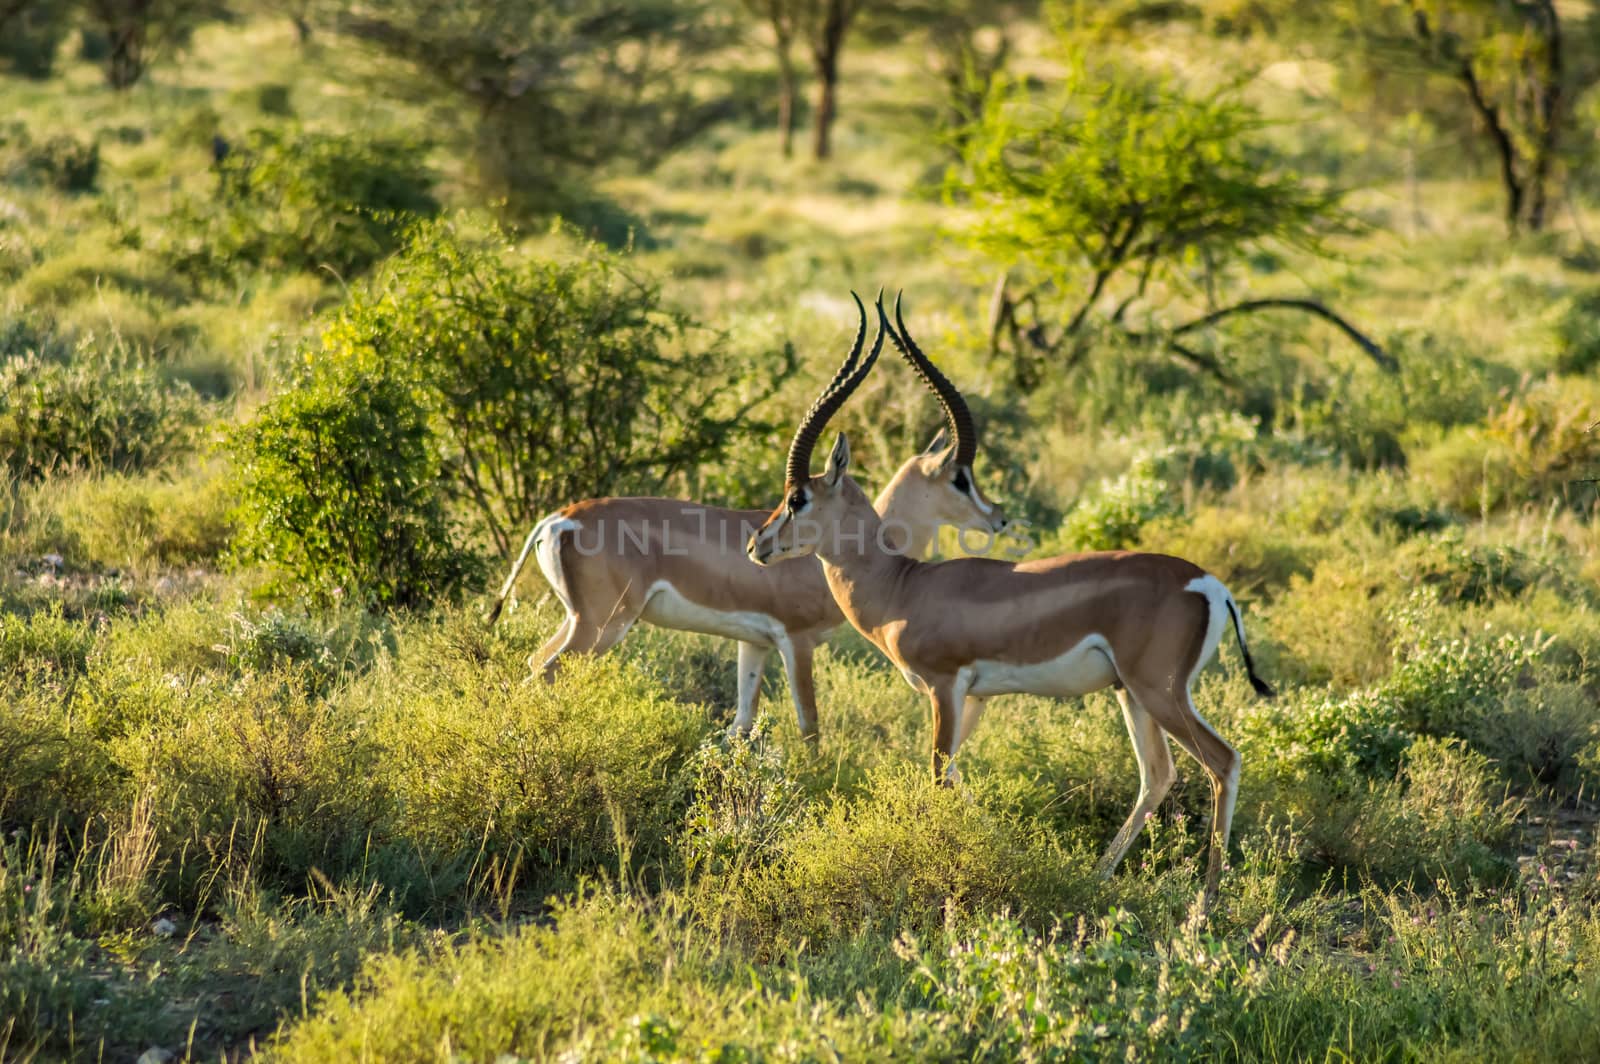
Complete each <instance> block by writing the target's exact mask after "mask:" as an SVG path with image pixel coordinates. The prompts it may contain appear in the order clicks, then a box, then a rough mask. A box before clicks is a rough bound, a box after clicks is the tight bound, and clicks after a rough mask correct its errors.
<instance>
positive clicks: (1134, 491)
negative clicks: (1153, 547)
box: [1061, 462, 1179, 550]
mask: <svg viewBox="0 0 1600 1064" xmlns="http://www.w3.org/2000/svg"><path fill="white" fill-rule="evenodd" d="M1178 509H1179V507H1178V504H1177V502H1176V501H1175V500H1174V499H1173V492H1172V488H1171V487H1170V486H1169V485H1168V484H1167V482H1166V481H1164V480H1162V479H1161V478H1160V477H1158V476H1157V475H1156V473H1155V471H1154V469H1153V468H1152V466H1151V464H1150V463H1149V462H1139V463H1137V464H1135V466H1134V468H1133V469H1131V470H1130V471H1128V472H1127V473H1124V474H1123V475H1122V476H1120V477H1118V478H1117V479H1116V480H1103V481H1101V482H1100V487H1099V489H1098V491H1097V492H1096V493H1095V494H1094V496H1092V497H1091V498H1089V499H1087V500H1083V501H1080V502H1079V503H1078V504H1077V505H1076V506H1074V507H1073V508H1072V512H1070V513H1069V514H1067V518H1066V521H1065V522H1064V523H1063V525H1062V528H1061V534H1062V538H1063V539H1064V540H1065V541H1066V543H1067V545H1068V546H1069V547H1071V548H1073V549H1076V550H1123V549H1126V548H1128V547H1131V546H1133V545H1134V543H1136V542H1137V541H1138V539H1139V533H1140V532H1141V531H1142V530H1143V529H1144V527H1145V525H1147V524H1149V523H1150V522H1152V521H1155V520H1157V519H1158V518H1163V517H1170V516H1172V515H1174V514H1176V513H1177V512H1178Z"/></svg>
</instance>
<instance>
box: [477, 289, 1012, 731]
mask: <svg viewBox="0 0 1600 1064" xmlns="http://www.w3.org/2000/svg"><path fill="white" fill-rule="evenodd" d="M856 309H857V311H858V312H859V313H860V319H861V320H860V325H859V327H858V328H857V330H856V337H855V343H854V345H853V346H852V348H851V351H850V355H849V357H848V358H846V360H845V362H844V365H843V366H842V367H841V368H840V370H839V373H838V374H836V375H835V377H834V379H833V382H832V383H831V384H830V385H829V386H828V389H825V391H824V394H825V395H826V394H827V393H828V392H829V391H831V390H832V389H833V388H834V387H835V386H837V385H838V384H840V383H841V382H842V381H843V380H844V378H845V376H846V375H847V374H848V373H849V372H850V371H851V370H852V369H853V368H854V366H855V365H856V363H857V361H858V360H859V359H860V357H861V348H862V344H863V342H864V340H865V338H866V331H867V312H866V308H865V307H863V306H861V301H860V299H857V300H856ZM882 346H883V333H882V332H881V331H880V332H879V333H878V336H877V339H876V341H875V342H874V344H873V347H872V352H871V354H870V355H869V356H868V360H869V362H871V361H874V360H876V359H877V357H878V352H879V350H880V349H881V348H882ZM941 401H942V402H945V418H946V421H947V423H948V424H950V425H952V426H955V425H959V424H967V423H970V416H969V415H968V414H967V411H966V407H965V405H964V404H961V399H960V396H959V395H958V396H956V397H955V402H956V404H957V405H956V407H955V408H954V409H952V407H951V406H950V405H949V403H948V402H947V401H945V400H944V398H943V397H942V396H941ZM969 467H970V458H966V459H963V458H962V456H961V451H960V444H959V442H958V443H957V444H954V445H949V446H947V445H946V444H945V432H944V431H943V430H941V431H940V432H939V435H938V436H936V437H935V438H934V441H933V443H931V444H930V445H929V446H928V448H927V450H925V451H923V453H921V454H919V455H916V456H915V457H913V458H911V459H908V460H907V461H906V462H905V464H904V465H902V466H901V467H900V468H899V470H898V471H897V472H896V473H895V474H894V476H893V477H892V478H890V480H889V482H888V484H886V485H884V488H883V490H882V491H881V492H880V493H879V494H878V499H877V501H876V502H875V503H873V504H872V505H874V506H876V507H877V509H876V510H875V511H874V516H876V517H878V518H879V519H880V521H881V523H882V525H883V526H884V527H885V528H886V529H887V530H888V531H887V533H886V534H887V535H888V536H890V537H891V538H892V539H893V540H894V548H895V549H897V550H901V551H905V552H907V553H910V554H915V555H917V556H919V557H920V556H921V555H922V554H924V553H925V552H926V551H927V549H928V546H929V544H930V542H931V541H932V539H933V537H934V536H935V534H936V533H937V532H938V529H939V527H940V526H941V525H953V526H955V527H957V528H960V529H964V530H967V529H970V530H973V531H982V532H989V533H994V532H999V531H1001V530H1002V529H1004V528H1005V526H1006V519H1005V516H1004V514H1003V513H1002V512H1001V510H1000V508H999V507H997V506H995V505H994V504H993V503H991V502H990V501H989V500H988V499H986V498H985V497H984V496H983V494H982V492H981V491H979V489H978V487H977V484H976V482H975V481H973V479H972V476H971V471H970V468H969ZM766 516H767V514H766V511H764V510H729V509H723V508H721V507H715V506H705V505H701V504H699V503H694V502H685V501H681V500H677V499H657V498H607V499H588V500H585V501H583V502H579V503H574V504H573V505H571V506H568V507H566V508H565V509H562V510H558V511H557V512H555V513H553V514H551V515H550V516H548V517H546V518H545V519H544V520H542V521H540V522H539V524H538V525H537V526H536V527H535V528H534V529H533V531H532V532H531V533H529V535H528V538H527V541H526V542H525V543H524V544H523V547H522V552H521V554H520V555H518V557H517V560H516V562H515V564H514V565H513V566H512V568H511V575H510V576H508V577H507V578H506V581H505V584H504V585H503V586H502V587H501V588H500V594H499V596H498V597H497V598H496V599H495V603H494V606H493V608H492V609H491V611H490V613H489V616H488V621H489V623H490V624H493V623H494V621H495V620H496V619H497V618H498V617H499V615H500V612H501V610H502V608H503V607H504V605H505V601H506V599H507V597H508V596H509V595H510V594H511V590H512V588H513V586H514V585H515V584H516V581H517V577H518V575H519V574H520V573H521V572H522V567H523V565H524V564H525V563H526V562H527V560H528V557H529V555H530V554H531V555H533V556H534V557H535V558H536V559H537V560H538V563H539V568H540V570H541V571H542V572H543V573H544V577H545V579H546V580H547V581H549V583H550V586H551V588H553V589H554V591H555V594H556V597H557V598H558V599H559V600H560V601H561V604H562V606H564V607H565V608H566V617H565V619H564V620H563V621H562V623H561V626H560V628H558V629H557V630H556V633H555V634H554V635H553V636H551V638H550V640H549V641H548V642H546V643H545V644H544V646H543V647H541V648H540V649H539V651H538V652H537V653H536V654H534V656H533V657H531V658H530V659H529V661H528V664H529V667H530V668H532V669H534V670H537V671H538V672H539V673H540V675H541V676H542V677H543V678H544V679H546V680H549V679H550V678H551V677H553V676H554V675H555V674H556V672H557V671H558V670H559V669H560V667H561V662H562V659H563V658H565V657H566V656H567V655H569V654H604V653H605V652H606V651H608V650H610V649H611V648H612V647H614V646H616V645H617V643H618V642H620V641H621V640H622V638H623V636H625V635H627V633H628V630H629V629H630V628H632V627H633V625H634V624H635V623H636V622H638V621H641V620H642V621H645V622H647V623H649V624H654V625H659V626H660V627H663V628H678V629H683V630H686V631H690V632H701V633H704V634H707V635H718V636H723V637H725V638H728V639H735V640H738V642H739V666H738V667H739V679H738V708H737V711H736V714H735V717H734V723H733V728H734V729H735V730H736V731H738V732H740V733H748V732H749V730H750V728H751V726H752V725H753V724H754V721H755V711H756V700H757V698H758V696H759V695H760V690H761V672H762V669H763V667H764V666H765V664H766V660H767V657H768V656H769V654H770V653H771V652H772V650H774V649H776V650H777V651H778V654H779V656H780V657H781V658H782V659H783V666H784V670H785V672H786V673H787V676H788V680H789V693H790V697H791V698H792V699H793V701H794V709H795V716H796V719H797V720H798V722H799V725H800V731H801V734H803V735H804V736H805V737H806V738H808V739H811V738H815V737H816V734H817V711H816V694H815V690H814V688H813V685H812V675H811V665H812V655H813V653H814V651H815V649H816V647H817V644H818V643H820V642H821V641H822V640H823V639H824V638H826V636H827V635H828V634H829V633H830V632H832V631H833V630H834V629H835V628H837V627H839V625H841V624H843V623H844V615H843V614H842V613H840V612H839V607H838V606H837V605H835V604H834V601H833V596H832V594H831V593H830V592H829V591H828V585H827V582H826V580H824V578H823V575H822V567H821V565H819V564H818V563H816V562H815V561H812V562H809V563H806V564H802V565H793V566H787V565H786V566H784V567H782V568H781V569H770V568H766V567H763V566H758V565H756V564H754V563H752V562H751V561H750V559H748V558H747V557H746V556H745V552H744V543H745V541H746V540H747V539H748V538H749V536H750V535H751V533H753V532H754V531H755V530H756V529H757V528H758V527H759V526H760V524H761V522H762V521H763V520H764V519H765V518H766Z"/></svg>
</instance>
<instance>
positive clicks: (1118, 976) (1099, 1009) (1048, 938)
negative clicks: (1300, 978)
mask: <svg viewBox="0 0 1600 1064" xmlns="http://www.w3.org/2000/svg"><path fill="white" fill-rule="evenodd" d="M1201 926H1203V921H1202V920H1200V919H1198V918H1197V919H1193V920H1191V921H1189V922H1187V923H1186V924H1185V925H1184V927H1183V928H1182V929H1181V930H1180V931H1179V932H1178V933H1177V934H1175V935H1173V936H1172V937H1171V938H1170V939H1167V940H1165V941H1158V942H1157V943H1155V944H1154V948H1150V947H1148V946H1145V945H1144V944H1143V943H1141V942H1140V939H1139V935H1138V933H1137V931H1136V926H1135V921H1134V920H1133V918H1132V916H1131V915H1130V914H1128V913H1126V912H1121V911H1117V910H1113V911H1112V912H1111V914H1110V915H1108V916H1106V917H1104V918H1102V919H1100V920H1098V921H1095V922H1093V923H1092V924H1091V923H1089V922H1087V921H1084V920H1081V919H1080V920H1079V921H1078V922H1077V926H1076V930H1075V931H1067V930H1065V929H1062V928H1059V927H1058V928H1057V929H1056V930H1054V931H1052V932H1051V933H1050V934H1048V935H1039V934H1035V933H1031V932H1029V931H1028V930H1026V929H1025V928H1024V927H1023V926H1021V925H1019V924H1018V923H1017V922H1016V921H1015V920H1012V919H1009V918H1007V917H1004V916H991V917H989V918H988V919H987V920H984V921H981V922H979V923H978V924H977V926H975V927H973V928H972V929H971V930H968V931H964V932H962V933H960V934H958V935H955V936H952V937H951V939H950V940H948V941H946V942H945V943H944V944H943V948H942V949H938V950H935V949H929V948H928V947H926V946H923V945H922V944H921V943H920V942H918V941H916V940H914V939H913V940H910V941H904V940H903V941H902V943H901V945H900V946H899V948H900V949H901V951H902V952H903V953H904V954H905V955H906V956H907V958H908V960H910V961H911V963H912V964H913V965H914V966H915V975H914V976H913V979H912V983H913V986H914V987H915V988H916V991H917V993H918V996H919V998H920V999H921V1000H920V1001H919V1004H921V1005H923V1007H926V1008H927V1009H929V1010H930V1012H931V1013H932V1014H933V1015H934V1016H937V1017H939V1019H938V1020H937V1021H936V1022H938V1023H939V1024H940V1025H941V1026H944V1027H946V1028H947V1029H950V1030H953V1031H954V1032H956V1033H958V1034H959V1036H960V1038H961V1040H962V1041H963V1042H964V1043H965V1045H966V1048H967V1054H965V1055H967V1056H968V1057H969V1059H995V1060H1093V1059H1101V1058H1104V1057H1105V1056H1106V1055H1107V1053H1106V1051H1107V1050H1108V1049H1109V1048H1111V1047H1115V1049H1116V1052H1117V1054H1118V1055H1121V1054H1124V1053H1125V1054H1126V1057H1127V1059H1130V1060H1176V1061H1183V1060H1199V1059H1211V1057H1212V1056H1213V1054H1215V1053H1216V1052H1217V1050H1219V1049H1221V1048H1223V1047H1228V1046H1231V1045H1232V1044H1233V1041H1232V1039H1231V1037H1230V1029H1231V1028H1232V1026H1233V1023H1234V1018H1235V1015H1236V1014H1237V1013H1238V1012H1241V1011H1243V1010H1245V1009H1247V1008H1249V1007H1250V1003H1251V1001H1252V999H1253V998H1254V997H1255V996H1256V993H1257V991H1259V990H1260V989H1261V987H1262V986H1263V985H1264V984H1265V983H1266V981H1267V979H1268V978H1269V971H1268V969H1269V967H1272V966H1276V965H1282V964H1283V963H1284V961H1285V959H1286V955H1287V952H1288V942H1289V940H1285V941H1284V942H1283V943H1282V944H1281V946H1280V947H1279V948H1275V949H1274V950H1273V951H1272V955H1271V959H1270V960H1269V959H1266V958H1261V957H1252V956H1250V955H1249V953H1247V952H1246V951H1245V950H1243V949H1241V948H1240V947H1239V946H1238V945H1235V944H1232V943H1229V942H1227V941H1225V940H1222V939H1219V938H1216V937H1214V936H1212V935H1210V934H1207V933H1205V932H1203V931H1201V930H1200V927H1201Z"/></svg>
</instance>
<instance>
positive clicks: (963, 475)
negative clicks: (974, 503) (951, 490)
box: [950, 469, 972, 495]
mask: <svg viewBox="0 0 1600 1064" xmlns="http://www.w3.org/2000/svg"><path fill="white" fill-rule="evenodd" d="M950 483H952V484H954V485H955V489H956V490H957V491H959V492H961V494H963V495H971V494H972V484H971V482H970V481H968V480H967V471H966V470H965V469H957V470H956V475H955V479H953V480H952V481H951V482H950Z"/></svg>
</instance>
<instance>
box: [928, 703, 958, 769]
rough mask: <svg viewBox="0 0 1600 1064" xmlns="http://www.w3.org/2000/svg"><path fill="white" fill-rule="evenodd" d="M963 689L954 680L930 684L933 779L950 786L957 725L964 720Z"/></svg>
mask: <svg viewBox="0 0 1600 1064" xmlns="http://www.w3.org/2000/svg"><path fill="white" fill-rule="evenodd" d="M963 700H964V697H963V695H962V692H961V691H960V689H959V688H958V687H957V686H956V684H955V683H953V682H952V681H950V680H943V681H941V682H939V683H935V684H930V685H929V686H928V701H929V702H931V703H932V705H933V780H934V782H935V783H939V784H942V785H943V786H946V787H949V786H951V785H952V784H953V783H955V780H954V779H953V778H952V776H951V772H950V770H951V768H952V767H953V761H952V760H951V759H952V757H953V756H954V754H955V748H956V727H957V725H959V724H960V722H961V703H962V701H963Z"/></svg>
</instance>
